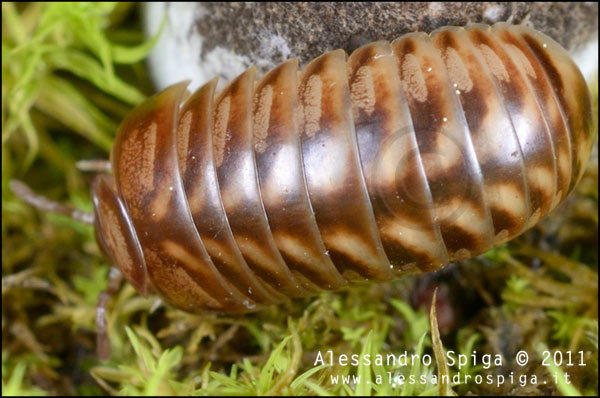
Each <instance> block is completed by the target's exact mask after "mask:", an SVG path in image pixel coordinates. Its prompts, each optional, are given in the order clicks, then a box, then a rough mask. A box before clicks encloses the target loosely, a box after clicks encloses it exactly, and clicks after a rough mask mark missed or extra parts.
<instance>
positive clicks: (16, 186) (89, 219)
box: [10, 180, 94, 224]
mask: <svg viewBox="0 0 600 398" xmlns="http://www.w3.org/2000/svg"><path fill="white" fill-rule="evenodd" d="M10 189H11V190H12V191H13V193H14V194H15V195H16V196H17V197H19V198H20V199H22V200H23V201H24V202H25V203H28V204H30V205H31V206H33V207H35V208H36V209H38V210H41V211H43V212H50V213H58V214H62V215H65V216H67V217H70V218H72V219H73V220H77V221H79V222H82V223H84V224H93V223H94V214H93V213H88V212H85V211H82V210H79V209H74V208H72V207H69V206H65V205H63V204H61V203H58V202H55V201H53V200H50V199H48V198H46V197H44V196H42V195H39V194H37V193H35V192H33V191H32V190H31V188H29V186H27V184H25V183H24V182H23V181H19V180H11V181H10Z"/></svg>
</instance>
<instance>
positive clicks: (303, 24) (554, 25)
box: [146, 2, 598, 87]
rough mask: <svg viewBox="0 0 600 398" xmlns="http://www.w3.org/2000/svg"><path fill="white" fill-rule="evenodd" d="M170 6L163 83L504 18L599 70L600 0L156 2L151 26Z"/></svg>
mask: <svg viewBox="0 0 600 398" xmlns="http://www.w3.org/2000/svg"><path fill="white" fill-rule="evenodd" d="M165 9H166V10H167V15H168V16H169V26H168V27H167V32H166V34H165V37H164V38H163V39H165V40H167V42H166V44H165V42H164V41H163V42H162V43H161V45H159V46H158V47H157V49H156V51H155V53H154V54H153V58H152V61H151V67H152V70H153V75H154V77H155V80H156V81H157V83H158V85H159V86H160V87H163V86H165V85H167V84H171V83H173V82H175V81H178V80H182V79H184V78H192V79H194V83H195V84H194V85H197V84H200V83H202V82H204V81H206V80H208V79H210V78H212V77H213V76H215V75H220V76H221V77H222V78H224V79H223V80H225V81H228V80H230V79H232V78H233V77H235V76H236V75H237V74H239V73H240V72H242V71H243V70H244V69H245V68H246V67H248V66H249V65H250V64H254V65H256V66H257V67H258V69H259V72H261V73H264V72H265V71H267V70H268V69H270V68H272V67H274V66H276V65H277V64H279V63H280V62H282V61H284V60H286V59H289V58H293V57H297V58H299V59H300V64H301V65H304V64H306V63H307V62H308V61H310V60H311V59H313V58H315V57H317V56H318V55H320V54H322V53H324V52H327V51H331V50H334V49H337V48H343V49H345V50H346V51H347V52H351V51H352V50H354V49H355V48H357V47H359V46H360V45H362V44H365V43H366V42H369V41H375V40H393V39H395V38H397V37H399V36H401V35H402V34H404V33H407V32H414V31H424V32H431V31H433V30H435V29H437V28H439V27H441V26H446V25H457V26H462V25H466V24H468V23H476V22H483V23H488V24H492V23H495V22H498V21H507V22H510V23H514V24H518V23H526V24H529V25H530V26H532V27H534V28H535V29H537V30H540V31H542V32H544V33H546V34H547V35H549V36H550V37H552V38H554V39H555V40H556V41H558V42H559V43H561V44H562V45H563V46H564V47H565V48H567V50H569V51H570V53H571V54H572V55H574V56H575V58H576V62H579V64H580V67H581V68H582V70H583V71H584V74H586V75H588V76H589V74H590V73H597V64H598V56H597V40H598V4H597V3H595V2H586V3H567V2H564V3H526V2H518V3H455V2H453V3H400V2H393V3H367V2H361V3H306V2H302V3H187V4H177V3H175V4H168V5H166V6H165V5H164V4H162V5H161V4H151V5H148V6H147V7H146V26H147V30H148V32H152V31H154V30H155V29H156V27H157V26H158V24H159V23H158V22H157V21H158V20H160V15H161V13H162V12H164V11H163V10H165ZM590 51H591V53H590ZM594 54H595V55H594ZM578 57H579V58H580V59H578ZM165 63H170V64H174V65H175V66H174V67H173V66H164V65H163V64H165ZM588 70H589V71H588ZM590 71H591V72H590Z"/></svg>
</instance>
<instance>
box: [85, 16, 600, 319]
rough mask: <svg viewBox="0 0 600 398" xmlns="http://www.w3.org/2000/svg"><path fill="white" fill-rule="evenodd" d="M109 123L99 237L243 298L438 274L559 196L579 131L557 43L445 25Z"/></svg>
mask: <svg viewBox="0 0 600 398" xmlns="http://www.w3.org/2000/svg"><path fill="white" fill-rule="evenodd" d="M255 74H256V72H255V69H254V68H250V69H249V70H248V71H246V72H245V73H243V74H242V75H241V76H239V77H238V78H237V79H235V80H234V81H233V82H231V83H230V84H229V85H228V86H227V87H226V88H225V89H224V90H222V91H221V92H220V93H218V94H217V93H215V86H216V81H214V80H213V81H211V82H209V83H207V84H206V85H204V86H203V87H201V88H200V89H199V90H198V91H196V92H195V93H194V94H193V95H192V96H191V97H189V98H188V99H187V100H185V101H184V97H186V95H187V93H186V90H185V87H186V84H185V83H180V84H177V85H174V86H172V87H170V88H168V89H166V90H164V91H163V92H161V93H158V94H156V95H155V96H154V97H152V98H150V99H149V100H148V101H147V102H145V103H144V104H143V105H141V106H139V107H138V108H136V109H135V110H134V111H133V112H132V113H131V114H130V115H129V117H128V118H127V119H126V120H125V122H124V123H123V124H122V126H121V128H120V130H119V133H118V136H117V139H116V142H115V145H114V148H113V151H112V154H111V155H112V157H111V159H112V164H113V171H114V174H113V175H112V176H107V175H103V176H99V177H98V179H97V180H96V182H95V184H94V187H93V193H94V203H95V211H96V232H97V237H98V242H99V244H100V246H101V247H102V249H103V250H104V251H105V252H106V253H107V255H108V256H109V257H110V258H111V259H112V260H113V261H114V262H115V263H116V264H117V265H118V266H119V267H120V268H121V270H122V272H123V274H124V275H125V277H126V278H127V279H128V280H129V281H130V282H131V283H132V284H133V285H134V286H135V287H136V288H137V289H138V291H140V292H141V293H142V294H145V293H146V291H148V290H149V289H154V290H155V291H157V292H158V293H159V294H160V295H161V296H162V297H164V298H165V299H166V300H167V301H168V302H170V303H171V304H172V305H174V306H177V307H179V308H182V309H184V310H187V311H191V312H195V311H201V310H206V309H209V310H216V311H227V312H247V311H252V310H255V309H258V308H261V307H262V306H264V305H267V304H271V303H277V302H281V301H283V300H286V299H287V298H290V297H300V296H307V295H311V294H315V293H317V292H319V291H322V290H331V289H337V288H339V287H341V286H344V285H346V284H348V283H351V282H353V281H357V280H378V281H384V280H389V279H392V278H395V277H397V276H399V275H401V274H404V273H409V272H419V271H434V270H437V269H439V268H441V267H443V266H444V265H446V264H448V263H449V262H453V261H458V260H461V259H465V258H469V257H473V256H476V255H479V254H481V253H484V252H485V251H487V250H489V249H490V248H491V247H493V246H495V245H498V244H500V243H503V242H506V241H507V240H509V239H512V238H514V237H515V236H517V235H519V234H521V233H522V232H523V231H525V230H526V229H528V228H530V227H531V226H533V225H534V224H535V223H537V222H538V221H539V220H540V219H541V218H542V217H544V215H546V214H547V213H548V212H549V211H551V210H552V209H553V208H555V207H556V206H557V205H558V203H560V202H561V201H562V200H563V199H564V198H565V197H566V195H567V194H568V193H569V192H571V191H572V190H573V188H574V186H575V184H576V183H577V181H578V180H579V178H580V177H581V175H582V173H583V169H584V167H585V162H586V160H587V158H588V156H589V153H590V150H591V144H592V141H593V137H592V134H593V131H592V110H591V104H590V98H589V93H588V90H587V86H586V84H585V81H584V80H583V77H582V76H581V74H580V72H579V70H578V69H577V67H576V66H575V65H574V64H573V62H572V61H571V60H570V58H569V57H568V55H567V54H566V53H565V51H564V50H563V49H562V48H561V47H560V46H559V45H558V44H556V43H555V42H554V41H553V40H552V39H550V38H548V37H546V36H543V35H542V34H540V33H538V32H535V31H533V30H531V29H528V28H525V27H522V26H510V25H507V24H496V25H494V26H491V27H490V26H487V25H469V26H467V27H465V28H454V27H449V28H443V29H440V30H437V31H435V32H433V33H432V34H431V35H427V34H424V33H415V34H408V35H405V36H402V37H400V38H399V39H397V40H396V41H394V42H393V43H387V42H376V43H371V44H369V45H366V46H364V47H362V48H360V49H358V50H356V51H355V52H354V53H353V54H352V55H351V56H350V57H347V56H346V54H345V53H344V52H343V51H342V50H337V51H333V52H330V53H327V54H324V55H322V56H321V57H319V58H317V59H315V60H313V61H312V62H310V63H309V64H308V65H307V66H306V68H304V70H303V71H298V63H297V61H296V60H290V61H288V62H285V63H283V64H282V65H280V66H279V67H277V68H275V69H274V70H272V71H271V72H269V73H268V74H267V75H266V76H264V77H263V78H262V79H260V80H257V78H256V76H255Z"/></svg>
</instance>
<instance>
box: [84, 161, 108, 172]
mask: <svg viewBox="0 0 600 398" xmlns="http://www.w3.org/2000/svg"><path fill="white" fill-rule="evenodd" d="M75 167H77V169H78V170H81V171H93V172H96V173H110V172H111V170H112V167H111V165H110V161H108V160H104V159H85V160H80V161H78V162H77V163H75Z"/></svg>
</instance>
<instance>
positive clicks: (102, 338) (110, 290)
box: [96, 266, 123, 361]
mask: <svg viewBox="0 0 600 398" xmlns="http://www.w3.org/2000/svg"><path fill="white" fill-rule="evenodd" d="M122 280H123V275H122V274H121V271H119V269H118V268H117V267H114V266H113V267H111V268H110V271H109V273H108V286H107V287H106V290H103V291H102V292H101V293H100V295H99V296H98V304H97V305H96V350H97V352H98V357H99V358H100V360H101V361H108V360H109V359H110V340H109V339H108V324H107V322H106V307H107V305H108V300H110V298H111V297H112V296H113V295H114V294H115V293H116V292H117V291H118V290H119V287H121V281H122Z"/></svg>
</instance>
